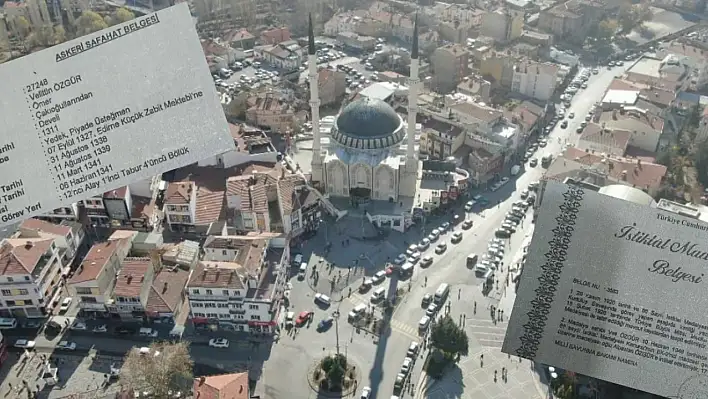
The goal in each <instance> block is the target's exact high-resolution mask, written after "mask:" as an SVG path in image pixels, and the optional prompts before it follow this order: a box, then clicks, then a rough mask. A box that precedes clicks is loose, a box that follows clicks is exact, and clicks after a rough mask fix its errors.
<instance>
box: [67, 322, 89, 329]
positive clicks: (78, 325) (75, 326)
mask: <svg viewBox="0 0 708 399" xmlns="http://www.w3.org/2000/svg"><path fill="white" fill-rule="evenodd" d="M86 328H87V327H86V323H84V322H82V321H79V320H76V321H75V322H74V324H72V325H71V327H69V329H70V330H77V331H84V330H86Z"/></svg>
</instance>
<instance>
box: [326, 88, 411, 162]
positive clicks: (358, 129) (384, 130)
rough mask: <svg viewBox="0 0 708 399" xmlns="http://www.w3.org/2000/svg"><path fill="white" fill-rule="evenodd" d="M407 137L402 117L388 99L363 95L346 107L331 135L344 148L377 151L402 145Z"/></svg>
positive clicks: (338, 117)
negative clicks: (388, 102) (385, 100)
mask: <svg viewBox="0 0 708 399" xmlns="http://www.w3.org/2000/svg"><path fill="white" fill-rule="evenodd" d="M405 136H406V131H405V125H404V124H403V120H402V119H401V117H400V116H399V115H398V114H397V113H396V111H394V110H393V108H392V107H391V106H390V105H388V104H387V103H386V102H384V101H381V100H378V99H373V98H368V97H364V98H361V99H359V100H356V101H354V102H352V103H351V104H349V105H347V106H346V107H344V109H343V110H342V112H340V114H339V116H337V120H336V122H335V124H334V127H333V128H332V138H333V139H334V140H335V141H336V142H337V143H339V144H340V145H343V146H345V147H350V148H357V149H362V150H376V149H383V148H388V147H392V146H394V145H397V144H399V143H400V142H401V141H403V139H404V138H405Z"/></svg>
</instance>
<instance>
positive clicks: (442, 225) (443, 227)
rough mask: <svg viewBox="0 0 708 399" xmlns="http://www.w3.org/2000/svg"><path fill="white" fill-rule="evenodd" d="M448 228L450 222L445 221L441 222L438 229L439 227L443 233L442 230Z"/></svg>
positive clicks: (444, 230)
mask: <svg viewBox="0 0 708 399" xmlns="http://www.w3.org/2000/svg"><path fill="white" fill-rule="evenodd" d="M449 228H450V223H448V222H445V223H443V224H441V225H440V229H439V230H440V232H441V233H444V232H446V231H447V230H448V229H449Z"/></svg>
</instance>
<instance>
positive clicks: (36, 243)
mask: <svg viewBox="0 0 708 399" xmlns="http://www.w3.org/2000/svg"><path fill="white" fill-rule="evenodd" d="M53 242H54V240H53V239H43V238H38V239H6V240H4V241H2V243H1V244H0V275H3V276H7V275H13V274H25V275H26V274H33V275H36V274H38V273H39V272H41V269H42V268H43V267H44V266H46V262H47V261H48V260H49V259H48V258H46V257H45V254H46V253H47V252H48V251H49V250H50V248H51V246H52V243H53Z"/></svg>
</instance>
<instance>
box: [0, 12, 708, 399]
mask: <svg viewBox="0 0 708 399" xmlns="http://www.w3.org/2000/svg"><path fill="white" fill-rule="evenodd" d="M181 3H187V5H188V7H189V11H190V13H191V18H192V19H193V22H194V26H195V28H196V32H197V33H198V36H199V41H200V43H201V48H202V50H203V53H204V68H205V69H206V68H208V69H209V73H210V75H211V78H209V77H208V76H207V75H205V78H206V79H207V80H209V84H208V85H207V86H209V87H205V88H202V90H203V91H198V92H197V91H195V92H193V93H189V94H187V95H186V96H185V97H183V98H177V99H174V100H170V101H171V102H169V103H168V102H166V103H165V104H167V106H177V105H179V104H181V103H184V102H188V101H191V100H192V99H194V98H198V97H201V96H202V95H204V96H208V97H209V98H213V97H212V96H211V94H212V93H213V94H214V95H215V96H217V99H218V103H219V104H220V105H221V109H223V113H224V115H225V118H226V121H227V122H228V128H229V131H230V135H231V138H230V139H228V140H227V141H228V142H229V143H230V142H231V139H233V145H234V146H233V148H235V149H234V150H231V149H229V150H228V151H226V152H221V153H219V154H215V155H213V156H210V157H207V158H205V159H202V160H200V161H199V162H197V163H193V164H189V165H187V166H184V167H180V168H177V169H173V170H170V171H168V172H165V173H161V174H158V175H155V176H152V177H151V178H148V179H139V180H135V181H132V182H131V183H130V184H128V185H125V186H123V187H119V188H117V189H111V190H108V191H106V192H104V193H103V194H102V195H96V196H92V197H87V198H84V199H82V200H80V201H78V202H72V203H69V204H67V205H66V206H63V207H60V208H57V209H54V210H53V211H51V212H48V213H46V214H43V215H41V216H37V217H33V218H28V219H24V220H20V219H21V218H20V217H19V216H20V215H15V216H13V215H11V213H10V212H9V211H8V208H7V205H4V204H6V203H8V202H9V201H11V200H13V199H14V198H17V197H20V196H23V195H24V194H25V192H24V191H23V190H24V189H25V188H24V184H25V183H24V182H23V181H21V180H16V181H13V182H7V183H5V184H0V221H2V223H0V225H3V224H5V223H10V222H12V223H11V224H9V225H7V226H5V227H0V333H1V334H0V395H4V397H6V398H25V397H27V398H51V399H58V398H126V399H127V398H159V399H162V398H202V399H204V398H228V399H245V398H268V399H293V398H298V399H299V398H302V399H305V398H319V397H326V398H339V397H353V398H357V399H374V398H378V399H389V398H390V399H400V398H416V399H423V398H431V399H437V398H475V399H477V398H479V399H486V398H489V399H492V398H496V399H536V398H538V399H545V398H558V399H575V398H594V399H595V398H597V399H605V398H608V399H614V398H661V396H658V395H655V394H652V393H648V392H642V391H640V390H637V389H633V388H630V387H625V386H622V385H618V384H615V383H612V382H608V381H604V380H601V379H598V378H593V377H592V376H586V375H582V374H580V373H578V372H577V370H566V369H561V368H560V367H558V365H556V364H541V363H539V362H534V361H533V360H530V359H528V358H523V357H519V356H515V355H513V354H508V353H506V352H502V344H503V343H504V340H505V336H507V327H508V324H509V320H510V317H511V314H512V309H514V304H515V300H516V295H517V291H518V290H519V287H520V284H522V283H523V281H524V280H523V276H522V272H523V270H524V268H525V267H527V268H532V267H538V266H539V265H535V264H532V263H528V264H527V255H528V254H529V248H530V246H531V245H532V241H533V240H532V238H533V236H534V230H535V228H536V224H535V222H536V217H537V212H538V209H539V203H540V202H541V201H540V200H541V198H542V197H543V193H544V185H545V182H548V181H555V182H561V183H564V184H566V185H572V186H578V187H582V189H583V190H586V191H594V192H598V193H600V194H603V195H607V196H611V197H615V198H618V199H620V200H623V201H629V202H633V203H636V204H641V205H644V206H646V207H647V208H648V207H652V208H656V209H660V210H662V211H664V212H669V213H670V214H667V215H666V216H661V218H662V220H663V221H667V220H669V221H672V220H673V219H672V218H673V217H674V216H673V215H676V217H679V216H680V217H681V218H691V219H695V223H694V222H685V221H684V222H683V223H684V225H687V226H690V227H691V228H692V229H695V232H696V234H697V235H698V234H700V233H702V231H705V230H706V225H704V224H703V223H704V222H708V208H707V206H708V108H705V107H706V105H708V23H706V21H707V20H708V4H707V3H706V2H705V1H698V0H693V1H691V0H641V1H629V0H614V1H612V0H568V1H563V0H560V1H555V0H498V1H496V0H475V1H467V2H450V3H443V2H435V1H427V0H420V1H418V2H409V1H403V0H385V1H384V0H381V1H374V0H362V1H352V0H340V1H334V2H324V1H320V0H310V1H285V2H274V1H260V2H259V1H255V0H219V1H217V0H188V1H161V0H149V1H145V0H130V1H124V0H111V1H109V0H55V1H47V0H18V1H7V0H5V1H3V0H0V71H1V70H2V69H3V68H5V67H8V66H9V65H12V63H13V62H14V60H18V59H19V60H21V59H23V57H32V56H33V55H34V54H35V53H37V52H40V51H42V50H45V49H47V48H51V47H52V46H57V45H61V44H62V43H65V42H67V41H70V40H73V39H77V38H80V37H82V36H84V35H88V34H92V33H95V32H98V31H101V30H102V29H106V28H109V27H114V26H116V25H119V24H122V23H128V22H129V21H131V20H134V19H140V18H149V17H150V15H153V16H155V17H154V18H152V19H151V20H150V22H147V23H146V24H151V23H154V24H157V23H159V19H158V18H157V15H159V14H160V12H164V11H161V10H164V9H168V8H169V7H172V6H175V5H176V4H177V5H179V6H182V7H185V5H184V4H181ZM185 10H186V7H185ZM184 15H185V18H187V17H188V16H187V14H186V11H185V14H184ZM146 26H147V25H145V24H143V25H142V27H146ZM190 26H191V25H190ZM133 29H137V27H134V28H133ZM195 43H196V42H195ZM88 45H90V44H88ZM79 47H81V46H80V45H79ZM55 48H56V47H55ZM77 48H78V47H77ZM72 51H73V50H72ZM72 51H69V50H67V51H65V52H63V53H62V56H61V57H59V56H57V57H59V58H57V63H58V62H59V61H60V60H62V59H67V58H69V57H71V56H73V53H72ZM180 57H184V55H183V54H174V55H173V59H172V60H171V64H173V65H164V68H165V69H166V70H167V69H172V68H179V66H180ZM60 58H61V59H60ZM197 58H198V59H199V60H200V61H199V62H200V63H201V59H202V57H201V53H199V54H198V57H197ZM182 61H183V62H184V58H183V59H182ZM134 62H135V63H139V62H140V60H134ZM161 68H162V67H161ZM77 76H78V75H77ZM212 78H213V85H214V87H213V88H212V87H211V79H212ZM73 79H74V80H67V81H66V82H64V83H63V84H65V85H71V84H76V83H78V82H80V79H81V78H80V77H78V78H73ZM105 79H106V80H110V79H111V76H109V74H106V76H105ZM135 79H136V81H140V76H136V77H135ZM40 85H41V82H40ZM141 85H143V84H142V82H141ZM143 86H144V85H143ZM160 89H161V88H160V87H155V88H152V87H151V88H145V90H155V91H156V92H159V91H160ZM207 89H208V90H207ZM141 90H142V86H141ZM46 92H49V91H48V89H45V92H41V91H40V92H39V94H37V95H36V97H37V98H35V97H34V95H33V96H31V97H32V98H33V99H34V100H35V104H37V99H38V98H40V97H41V96H42V95H43V93H46ZM0 94H2V92H1V91H0ZM3 101H4V102H5V103H6V104H9V103H11V102H15V101H16V99H14V98H0V103H2V102H3ZM77 101H82V100H77ZM214 101H217V100H214ZM48 103H49V101H47V104H48ZM215 106H216V107H217V109H219V107H218V104H216V103H215ZM160 110H161V108H160V107H157V108H155V109H151V110H146V112H147V114H150V113H154V112H158V111H160ZM116 112H117V113H114V114H110V115H106V116H105V117H103V118H105V120H103V119H102V120H101V123H103V122H108V121H115V120H116V118H118V117H122V116H124V114H125V116H127V115H128V114H127V111H125V112H124V111H121V110H120V109H118V108H117V109H116ZM46 113H47V115H49V114H50V112H49V111H47V112H46ZM218 114H219V116H220V114H221V111H219V112H218ZM140 116H141V117H142V114H141V115H140ZM128 117H129V118H130V116H128ZM132 122H135V121H134V120H133V121H132ZM3 123H4V122H3ZM81 123H83V121H75V122H73V124H74V125H76V129H77V130H83V129H86V131H90V130H91V129H94V128H95V127H94V126H93V124H91V125H90V126H88V125H85V126H80V124H81ZM96 124H97V125H98V122H97V123H96ZM3 126H5V125H3ZM7 126H9V125H7ZM111 126H112V125H102V126H101V127H98V128H97V129H103V130H97V132H98V133H101V134H107V135H110V134H111V132H110V130H111V129H112V127H111ZM200 126H201V125H200ZM117 127H118V123H116V124H115V128H117ZM227 137H228V136H227ZM3 138H4V137H3V133H1V132H0V167H2V166H3V163H5V162H8V161H9V158H8V157H7V154H9V153H10V151H12V150H14V144H13V143H11V142H5V141H4V140H3ZM102 143H103V142H99V143H98V144H102ZM92 144H93V143H92ZM98 144H97V145H98ZM131 145H134V146H136V147H138V146H140V145H141V143H137V142H136V143H131ZM99 148H100V147H99ZM219 148H221V147H219ZM182 152H188V150H187V149H186V147H184V149H183V150H182ZM178 155H179V154H176V155H174V156H175V157H176V156H178ZM172 156H173V155H170V157H172ZM88 160H89V158H86V159H82V162H84V161H88ZM144 161H145V163H146V165H148V164H150V165H152V164H159V163H160V162H164V160H161V159H149V160H144ZM94 162H96V161H94ZM77 165H78V163H77ZM82 165H88V164H82ZM71 166H72V167H73V166H74V165H73V164H72V165H71ZM95 166H96V167H99V164H96V165H95ZM86 167H87V166H86ZM139 169H140V168H136V169H135V171H136V172H137V171H138V170H139ZM130 173H132V171H128V174H130ZM602 198H606V197H602ZM669 215H672V216H669ZM677 220H678V219H677ZM672 223H674V222H673V221H672ZM634 229H635V228H634V227H631V226H628V227H627V228H626V230H625V233H624V234H629V233H627V232H628V231H634ZM637 231H639V230H638V229H637ZM645 236H646V237H649V234H644V233H642V237H636V234H635V235H634V236H633V237H632V238H631V240H632V241H635V242H637V243H639V242H641V243H642V244H644V245H646V246H656V245H654V244H653V243H651V242H650V243H647V242H646V241H647V240H648V238H646V237H645ZM588 239H589V238H588ZM624 240H626V241H629V240H630V238H624ZM696 240H697V241H698V240H699V239H698V238H696ZM686 245H689V244H686ZM697 250H698V249H696V250H695V251H697ZM686 251H688V250H686ZM704 255H705V254H704V253H703V252H700V253H698V254H697V255H696V254H694V255H690V256H693V257H694V258H701V257H702V256H704ZM667 270H668V263H667V264H665V265H663V266H662V265H659V266H657V267H656V269H655V270H654V272H656V273H663V274H664V275H666V276H669V277H675V276H676V275H677V274H676V273H678V272H677V271H675V272H672V270H668V271H667ZM669 272H672V273H674V274H672V275H669V274H668V273H669ZM684 274H685V273H684ZM696 278H698V279H699V280H695V279H696ZM691 279H693V280H694V281H695V282H698V281H700V278H699V277H696V276H691ZM670 280H671V279H668V280H667V281H670ZM703 373H705V371H703ZM603 378H604V377H603ZM683 397H686V398H694V397H703V396H700V395H699V396H682V398H683ZM705 397H706V398H707V399H708V396H705Z"/></svg>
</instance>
